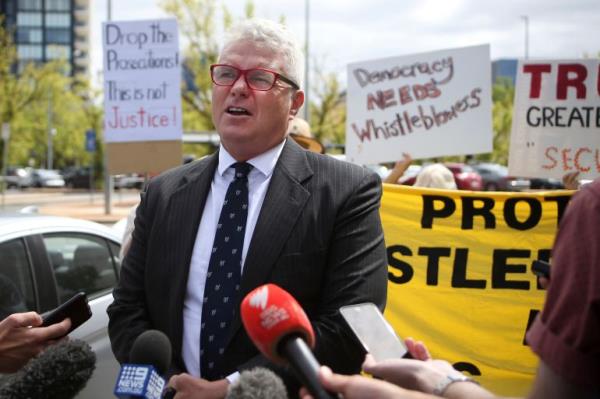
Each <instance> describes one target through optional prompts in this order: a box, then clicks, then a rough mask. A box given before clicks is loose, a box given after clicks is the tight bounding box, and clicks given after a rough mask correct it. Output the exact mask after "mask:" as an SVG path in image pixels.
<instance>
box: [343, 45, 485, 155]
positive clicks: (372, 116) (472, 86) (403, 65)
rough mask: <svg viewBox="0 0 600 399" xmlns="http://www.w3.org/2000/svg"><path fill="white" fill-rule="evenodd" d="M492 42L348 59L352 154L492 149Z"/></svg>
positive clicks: (348, 137) (348, 143) (348, 145)
mask: <svg viewBox="0 0 600 399" xmlns="http://www.w3.org/2000/svg"><path fill="white" fill-rule="evenodd" d="M490 81H491V77H490V62H489V46H476V47H467V48H462V49H453V50H444V51H436V52H432V53H425V54H417V55H411V56H404V57H394V58H387V59H381V60H375V61H367V62H361V63H357V64H351V65H349V66H348V101H347V105H348V115H347V124H346V154H347V158H348V159H349V160H350V161H352V162H357V163H377V162H386V161H394V160H397V159H399V158H401V154H402V152H408V153H410V154H411V155H412V156H413V158H424V157H432V156H441V155H458V154H469V153H479V152H487V151H491V147H492V128H491V94H490Z"/></svg>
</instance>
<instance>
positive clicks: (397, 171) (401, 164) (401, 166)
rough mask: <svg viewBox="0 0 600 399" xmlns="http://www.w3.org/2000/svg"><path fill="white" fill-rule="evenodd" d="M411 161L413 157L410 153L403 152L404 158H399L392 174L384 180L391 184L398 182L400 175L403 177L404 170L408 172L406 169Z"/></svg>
mask: <svg viewBox="0 0 600 399" xmlns="http://www.w3.org/2000/svg"><path fill="white" fill-rule="evenodd" d="M411 162H412V157H411V156H410V154H408V153H406V152H404V153H402V159H401V160H399V161H398V162H396V164H395V165H394V168H393V169H392V171H391V172H390V174H389V175H388V176H387V177H386V179H385V180H384V182H385V183H391V184H397V183H398V179H399V178H400V177H402V175H403V174H404V172H406V169H408V167H409V166H410V163H411Z"/></svg>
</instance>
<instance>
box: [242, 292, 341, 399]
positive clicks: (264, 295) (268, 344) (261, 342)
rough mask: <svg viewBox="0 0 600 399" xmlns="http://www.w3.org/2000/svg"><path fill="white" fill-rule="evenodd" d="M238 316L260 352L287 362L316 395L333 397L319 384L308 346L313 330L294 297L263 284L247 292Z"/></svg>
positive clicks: (318, 398) (319, 398) (312, 343)
mask: <svg viewBox="0 0 600 399" xmlns="http://www.w3.org/2000/svg"><path fill="white" fill-rule="evenodd" d="M241 316H242V322H243V323H244V327H245V328H246V331H247V332H248V336H249V337H250V339H251V340H252V342H254V345H256V347H257V348H258V349H259V350H260V351H261V352H262V354H263V355H265V356H266V357H267V358H268V359H269V360H271V361H273V362H274V363H278V364H290V365H291V366H292V369H293V370H294V371H295V372H296V375H297V376H298V378H299V379H300V381H301V382H302V384H303V385H304V386H305V387H306V388H307V389H308V391H309V392H310V393H311V395H312V396H313V397H314V398H315V399H332V398H335V396H333V395H332V394H330V393H328V392H327V391H325V389H324V388H323V387H322V386H321V383H320V381H319V376H318V372H319V362H318V361H317V359H315V356H314V355H313V353H312V352H311V349H310V348H313V347H314V346H315V333H314V332H313V329H312V326H311V324H310V321H309V320H308V317H307V316H306V313H304V310H303V309H302V307H300V305H299V304H298V302H296V300H295V299H294V297H292V296H291V295H290V294H289V293H288V292H286V291H285V290H283V289H282V288H280V287H278V286H276V285H275V284H266V285H262V286H260V287H258V288H255V289H254V290H253V291H251V292H250V293H248V295H246V297H245V298H244V300H243V301H242V305H241ZM307 343H308V345H307ZM309 346H310V348H309Z"/></svg>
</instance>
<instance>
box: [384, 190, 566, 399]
mask: <svg viewBox="0 0 600 399" xmlns="http://www.w3.org/2000/svg"><path fill="white" fill-rule="evenodd" d="M571 195H572V192H571V191H557V192H536V193H500V192H494V193H488V192H467V191H457V190H434V189H424V188H415V187H409V186H399V185H388V184H385V185H384V192H383V198H382V205H381V218H382V223H383V228H384V233H385V243H386V247H387V255H388V298H387V306H386V310H385V316H386V318H387V319H388V320H389V321H390V323H391V324H392V326H393V327H394V330H395V331H396V333H397V334H398V335H399V336H400V337H413V338H416V339H419V340H423V341H424V342H425V343H426V344H427V345H428V347H429V349H430V350H431V352H432V356H433V357H435V358H441V359H445V360H448V361H449V362H451V363H452V364H454V366H455V367H456V368H458V369H460V370H461V371H465V372H467V373H468V374H470V375H472V376H473V377H475V379H476V380H478V381H479V382H481V384H482V385H483V386H485V387H486V388H488V389H491V390H492V391H494V392H495V393H497V394H499V395H506V396H524V395H526V394H527V392H528V390H529V388H530V386H531V383H532V381H533V376H534V375H535V370H536V367H537V358H536V356H535V355H534V354H533V352H531V350H530V348H529V347H528V346H527V345H526V344H525V343H524V337H525V332H526V330H527V329H528V328H529V326H530V324H531V323H532V322H533V319H534V317H535V315H536V314H537V313H538V311H539V310H540V309H541V308H542V305H543V302H544V296H545V291H544V290H543V289H542V288H541V287H539V286H538V284H537V280H536V276H535V275H534V274H533V273H531V269H530V268H531V263H532V261H533V260H535V259H542V260H549V259H550V250H551V248H552V245H553V241H554V236H555V234H556V230H557V226H558V221H559V220H560V218H561V217H562V215H563V213H564V211H565V208H566V206H567V204H568V201H569V199H570V197H571Z"/></svg>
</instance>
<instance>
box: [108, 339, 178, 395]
mask: <svg viewBox="0 0 600 399" xmlns="http://www.w3.org/2000/svg"><path fill="white" fill-rule="evenodd" d="M170 364H171V342H170V341H169V338H168V337H167V336H166V335H165V334H164V333H163V332H161V331H158V330H147V331H144V332H143V333H142V334H140V335H139V336H138V337H137V338H136V339H135V341H134V342H133V346H132V348H131V352H130V353H129V363H125V364H123V365H122V366H121V371H120V372H119V377H118V378H117V383H116V384H115V390H114V394H115V396H116V397H118V398H132V397H133V398H147V399H153V398H156V399H159V398H161V397H162V394H163V389H164V387H165V380H164V378H163V377H162V376H163V375H164V374H165V373H166V371H167V370H168V368H169V365H170Z"/></svg>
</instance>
